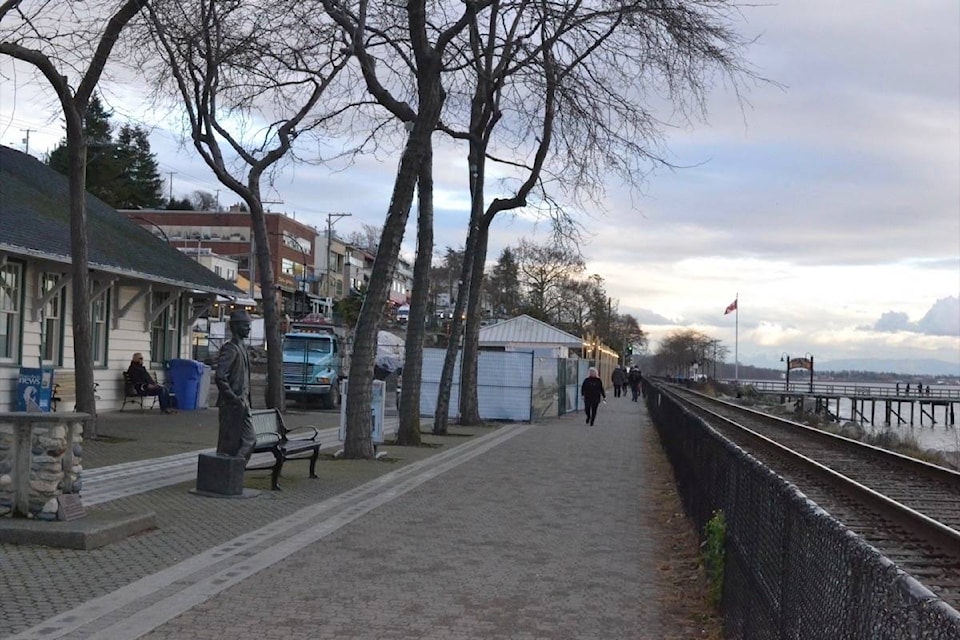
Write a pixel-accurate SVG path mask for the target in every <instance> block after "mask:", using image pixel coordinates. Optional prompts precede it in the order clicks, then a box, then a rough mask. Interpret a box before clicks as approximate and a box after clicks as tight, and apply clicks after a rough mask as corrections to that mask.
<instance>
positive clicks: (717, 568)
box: [700, 510, 727, 608]
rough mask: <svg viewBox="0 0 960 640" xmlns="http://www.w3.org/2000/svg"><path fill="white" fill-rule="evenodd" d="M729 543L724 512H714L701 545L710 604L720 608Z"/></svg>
mask: <svg viewBox="0 0 960 640" xmlns="http://www.w3.org/2000/svg"><path fill="white" fill-rule="evenodd" d="M726 541H727V521H726V519H725V518H724V516H723V511H720V510H717V511H714V512H713V517H711V518H710V519H709V520H708V521H707V524H706V526H705V527H704V540H703V544H702V545H700V548H701V554H702V556H703V563H704V565H705V567H706V570H707V583H708V585H709V593H708V596H709V599H710V604H712V605H713V606H714V607H717V608H719V607H720V601H721V600H722V598H723V565H724V547H725V546H726Z"/></svg>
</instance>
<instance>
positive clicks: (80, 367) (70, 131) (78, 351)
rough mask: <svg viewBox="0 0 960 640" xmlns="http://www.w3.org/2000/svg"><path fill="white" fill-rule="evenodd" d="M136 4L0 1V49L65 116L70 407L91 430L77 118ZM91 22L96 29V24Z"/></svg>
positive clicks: (82, 161) (82, 146) (82, 147)
mask: <svg viewBox="0 0 960 640" xmlns="http://www.w3.org/2000/svg"><path fill="white" fill-rule="evenodd" d="M144 4H146V1H145V0H127V1H126V2H110V3H101V5H100V6H99V7H90V6H87V7H85V9H86V10H88V11H89V13H88V14H85V15H82V16H81V15H71V12H70V8H69V7H67V6H65V5H63V4H55V3H40V4H39V5H35V9H31V11H34V12H33V13H28V12H27V11H25V10H24V9H23V8H22V6H21V5H23V2H22V1H21V0H6V1H5V2H3V3H2V4H0V28H2V34H0V38H2V40H0V54H3V55H7V56H10V57H12V58H15V59H17V60H22V61H23V62H26V63H28V64H30V65H33V66H34V67H35V68H36V69H37V71H39V72H40V74H41V75H42V76H43V77H44V78H45V79H46V81H47V82H48V83H49V84H50V87H51V88H52V89H53V90H54V92H55V93H56V95H57V99H58V101H59V102H60V107H61V109H62V110H63V116H64V120H65V122H66V129H67V156H68V158H69V171H68V180H69V185H70V260H71V266H72V268H73V275H74V277H73V280H72V283H71V286H72V293H73V306H72V311H73V357H74V370H75V375H76V381H77V404H76V408H77V411H79V412H83V413H89V414H90V415H92V416H93V417H94V420H93V422H92V424H91V426H90V429H89V430H88V432H87V435H88V436H90V437H96V435H97V423H96V415H97V405H96V397H95V394H94V381H93V355H92V353H93V352H92V349H91V319H90V280H89V268H88V265H89V249H88V242H87V209H86V186H85V185H86V163H87V142H88V141H87V140H85V139H84V136H83V122H84V118H85V116H86V112H87V106H88V105H89V103H90V97H91V96H92V95H93V91H94V89H95V88H96V86H97V83H98V82H99V81H100V77H101V75H102V74H103V71H104V68H105V66H106V64H107V60H108V58H109V57H110V53H111V52H112V50H113V47H114V45H115V44H116V42H117V39H118V38H119V37H120V33H121V32H122V31H123V29H124V28H125V27H126V26H127V24H128V23H129V22H130V21H131V20H132V19H133V18H134V17H135V16H136V15H137V13H139V12H140V10H141V8H142V7H143V5H144ZM97 9H99V11H98V10H97ZM103 12H105V13H103ZM104 16H107V17H106V18H104ZM69 24H72V25H75V26H76V29H75V30H69V29H64V25H69ZM98 27H99V28H101V29H102V30H99V31H98ZM70 73H73V74H74V76H75V78H76V77H79V79H80V80H79V82H76V81H75V80H74V81H73V82H71V79H70V76H69V74H70Z"/></svg>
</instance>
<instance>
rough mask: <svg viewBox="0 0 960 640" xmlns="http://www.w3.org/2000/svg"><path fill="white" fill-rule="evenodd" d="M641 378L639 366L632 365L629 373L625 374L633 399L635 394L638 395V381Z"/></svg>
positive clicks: (635, 399)
mask: <svg viewBox="0 0 960 640" xmlns="http://www.w3.org/2000/svg"><path fill="white" fill-rule="evenodd" d="M642 380H643V376H642V375H641V374H640V367H634V368H633V369H630V373H629V374H627V382H629V383H630V391H631V393H633V401H634V402H636V401H637V396H638V395H640V382H641V381H642Z"/></svg>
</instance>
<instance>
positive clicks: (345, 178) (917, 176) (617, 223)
mask: <svg viewBox="0 0 960 640" xmlns="http://www.w3.org/2000/svg"><path fill="white" fill-rule="evenodd" d="M743 17H744V21H743V23H742V24H741V25H740V27H741V32H742V33H743V34H744V35H746V36H747V37H756V38H758V40H757V41H756V43H755V44H754V45H752V47H751V48H750V49H749V51H748V58H749V60H750V62H751V63H752V64H753V65H754V67H755V69H756V71H757V72H758V73H759V74H760V75H761V76H763V77H765V78H768V79H770V80H772V81H774V82H776V83H778V84H779V86H776V85H773V84H769V85H765V84H761V85H759V86H754V87H751V88H750V89H749V91H748V93H747V94H746V101H747V103H746V104H743V103H739V102H738V101H737V99H736V96H734V95H732V94H731V93H730V92H727V91H723V90H722V88H721V89H719V90H718V91H717V92H716V93H714V94H712V95H711V99H710V103H709V105H708V107H709V116H708V121H707V122H704V123H697V124H695V125H693V126H678V127H676V128H673V129H671V130H669V131H668V132H667V139H666V144H667V147H668V153H669V156H668V159H669V160H670V161H671V162H672V163H674V164H675V165H678V166H683V167H689V168H684V169H679V170H676V171H672V172H671V171H666V170H659V171H658V172H657V173H656V174H654V175H653V176H651V178H650V180H649V182H648V183H647V185H646V190H645V193H644V194H643V197H642V198H639V199H638V198H636V197H635V196H634V197H632V198H631V196H630V195H629V194H628V193H626V192H622V191H620V190H619V187H618V185H617V184H610V185H608V198H607V201H606V206H605V211H586V212H583V214H582V216H583V217H582V221H583V223H584V225H585V226H586V228H587V229H588V231H589V234H588V242H587V243H586V244H585V245H584V246H583V247H582V251H583V253H584V255H585V257H586V260H587V264H588V271H589V272H590V273H597V274H599V275H601V276H602V277H603V278H604V279H605V280H606V283H607V287H608V291H609V293H610V295H611V296H613V298H614V300H616V301H619V309H620V311H621V312H627V313H632V314H634V315H636V316H637V317H638V318H639V320H640V322H641V326H642V327H643V328H644V329H645V330H646V331H647V332H648V333H649V334H650V336H651V337H652V345H651V346H652V347H653V348H654V349H655V348H656V343H657V340H658V339H659V338H660V337H662V336H663V335H665V334H666V333H668V332H670V331H672V330H676V329H678V328H687V327H691V328H696V329H699V330H701V331H704V332H705V333H707V334H709V335H711V336H713V337H716V338H719V339H720V340H722V341H723V342H724V343H725V344H726V345H727V346H728V347H729V349H730V353H731V356H730V358H731V360H732V357H733V353H734V351H735V349H736V350H737V351H738V352H739V358H740V361H741V362H744V363H749V364H760V365H769V366H779V364H778V363H779V360H780V356H781V354H782V353H783V352H787V353H789V354H790V355H794V356H798V355H803V354H804V353H811V354H813V355H814V356H816V358H817V360H818V361H820V362H829V361H830V360H838V359H846V358H884V359H891V358H894V359H913V360H916V359H923V358H933V359H938V360H942V361H947V362H950V363H952V364H953V365H954V371H955V372H956V373H957V374H960V3H958V2H957V1H956V0H917V1H913V2H906V1H898V2H893V1H886V2H868V1H866V0H848V1H847V2H842V3H837V2H835V1H830V2H828V1H826V0H806V1H804V2H782V3H779V4H771V5H765V6H755V7H748V8H745V9H744V12H743ZM0 64H3V65H7V64H8V63H7V62H5V61H0ZM0 68H4V69H9V67H8V66H7V67H0ZM8 76H9V73H8ZM16 78H17V79H18V81H17V82H12V81H9V80H6V79H3V80H2V82H3V85H0V141H2V143H3V144H5V145H7V146H11V147H14V148H17V149H21V150H22V149H23V148H24V144H23V142H22V139H23V137H24V133H23V130H24V129H33V131H32V132H31V134H30V151H31V153H33V154H35V155H40V154H42V153H44V152H45V151H47V150H49V149H50V148H51V147H52V146H53V145H54V144H55V143H56V142H57V140H58V139H59V138H60V137H61V136H62V130H61V128H60V125H59V119H58V117H57V115H56V113H55V111H54V110H53V108H52V106H53V102H52V100H51V99H50V96H49V91H48V94H47V96H46V97H45V98H29V97H28V96H29V95H30V91H29V89H30V87H29V86H27V82H26V78H27V76H26V75H25V74H22V73H21V74H18V75H16ZM14 85H19V86H14ZM134 95H135V92H131V91H126V90H124V89H123V88H114V89H113V90H112V91H110V92H108V95H107V101H108V102H109V104H110V106H111V108H114V110H115V111H116V112H117V118H118V119H119V118H120V117H122V116H123V115H126V114H129V115H131V117H134V118H141V119H142V118H143V116H142V115H140V116H138V115H135V114H138V113H142V112H138V108H140V107H138V106H137V105H136V104H135V102H136V99H135V98H134V97H129V96H134ZM154 124H155V123H154ZM151 144H152V146H153V150H154V152H155V153H156V154H157V156H158V160H159V161H160V164H161V172H162V173H163V174H164V178H165V179H169V178H170V177H171V176H170V175H169V172H173V175H172V184H173V192H174V195H177V196H182V195H187V194H189V193H190V192H191V191H193V190H195V189H201V190H205V191H210V192H215V191H216V190H217V189H220V190H221V191H220V194H219V197H220V200H221V202H222V203H224V204H230V203H232V202H236V201H238V198H236V197H235V196H233V195H232V194H229V192H227V190H226V189H224V188H223V187H221V186H220V185H219V184H217V182H216V180H215V179H214V178H213V176H212V174H211V173H210V172H209V171H207V170H206V169H205V167H203V165H202V164H200V163H199V162H197V161H196V160H195V159H194V158H193V156H192V154H191V152H190V151H189V150H182V149H178V146H177V136H176V134H174V133H170V132H168V131H166V130H165V129H164V128H162V127H159V126H158V127H157V128H156V129H154V130H153V133H152V136H151ZM441 158H442V160H441V161H440V162H438V165H439V166H438V180H437V189H438V192H437V208H438V229H437V249H438V253H439V252H440V251H441V250H442V249H443V247H445V246H447V245H449V246H455V247H459V246H460V245H462V244H463V242H464V238H463V231H462V229H463V228H464V221H465V219H466V209H467V199H466V196H467V194H466V186H465V180H464V179H465V174H466V171H465V161H464V160H463V159H462V153H461V152H459V151H458V152H456V153H451V154H450V155H449V156H447V157H445V158H444V157H443V156H442V155H441ZM395 170H396V160H395V159H392V160H383V159H379V160H378V159H374V158H364V159H361V160H360V161H359V162H358V163H357V164H356V165H355V166H354V167H352V168H350V169H349V170H346V171H341V172H337V173H333V174H331V173H330V172H329V171H327V170H325V169H321V168H317V167H307V166H294V167H289V168H288V169H286V170H285V172H284V174H283V175H282V176H280V177H279V178H278V180H277V184H276V190H275V192H272V193H271V195H270V196H269V197H270V198H271V199H273V200H277V201H282V203H280V202H278V203H276V204H272V205H271V208H272V209H273V210H275V211H287V212H289V213H291V214H293V215H295V216H296V218H297V219H298V220H301V221H304V222H306V223H308V224H313V225H315V226H317V227H318V228H321V229H323V228H325V227H326V224H327V215H326V214H327V213H329V212H349V213H351V214H352V216H351V217H349V218H344V219H341V220H340V221H339V222H337V223H336V229H337V230H338V231H340V232H349V231H352V230H359V228H360V223H361V222H366V223H368V224H375V225H379V224H381V223H382V220H383V218H384V215H385V212H386V207H387V203H388V200H389V195H390V189H391V187H392V179H393V173H394V172H395ZM488 195H492V194H488ZM535 234H538V235H535ZM521 236H528V237H533V238H535V239H538V240H544V239H545V238H546V236H545V234H544V231H543V230H542V229H540V230H538V229H536V228H535V227H533V226H531V224H530V223H529V222H528V221H526V219H525V218H524V217H523V216H516V217H504V218H502V219H499V218H498V221H497V222H496V223H495V225H494V229H493V230H492V239H491V243H490V259H491V261H492V260H495V259H496V257H497V255H498V254H499V252H500V250H501V249H502V248H503V247H504V246H506V245H507V244H516V242H517V240H518V238H520V237H521ZM414 241H415V238H414V236H413V227H412V226H410V227H408V234H407V238H406V241H405V247H406V249H407V251H408V253H410V254H412V248H413V246H414ZM737 296H739V318H737V315H735V314H729V315H724V313H723V312H724V309H725V308H726V307H727V305H729V304H730V303H731V302H732V301H733V300H734V298H735V297H737ZM737 321H739V330H737V329H736V323H737Z"/></svg>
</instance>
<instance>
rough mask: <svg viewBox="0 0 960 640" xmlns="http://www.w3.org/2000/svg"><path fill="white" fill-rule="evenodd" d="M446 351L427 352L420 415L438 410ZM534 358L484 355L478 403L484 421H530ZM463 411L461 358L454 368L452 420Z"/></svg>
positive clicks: (480, 360) (479, 364)
mask: <svg viewBox="0 0 960 640" xmlns="http://www.w3.org/2000/svg"><path fill="white" fill-rule="evenodd" d="M445 355H446V351H445V350H444V349H424V350H423V376H422V381H421V386H420V415H423V416H432V415H434V414H435V413H436V410H437V393H438V390H439V387H440V374H441V373H442V371H443V359H444V356H445ZM532 376H533V356H532V354H529V353H506V352H494V351H481V352H480V354H479V357H478V359H477V401H478V402H479V404H480V407H479V409H480V417H481V418H483V419H484V420H516V421H529V420H530V381H531V379H532ZM459 407H460V356H459V355H458V356H457V361H456V364H455V365H454V375H453V388H452V389H451V391H450V409H449V412H448V415H449V417H451V418H456V417H457V414H458V412H459Z"/></svg>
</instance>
